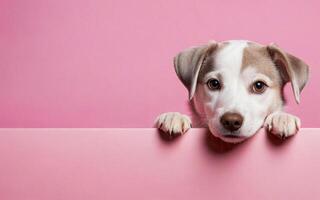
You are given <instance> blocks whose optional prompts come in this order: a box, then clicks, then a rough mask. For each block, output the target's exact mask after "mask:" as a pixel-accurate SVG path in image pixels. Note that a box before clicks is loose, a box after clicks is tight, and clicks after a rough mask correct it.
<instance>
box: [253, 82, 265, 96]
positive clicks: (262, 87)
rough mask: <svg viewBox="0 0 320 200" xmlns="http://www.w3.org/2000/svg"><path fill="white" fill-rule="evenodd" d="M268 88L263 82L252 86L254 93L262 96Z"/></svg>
mask: <svg viewBox="0 0 320 200" xmlns="http://www.w3.org/2000/svg"><path fill="white" fill-rule="evenodd" d="M267 87H268V86H267V84H265V83H264V82H263V81H256V82H254V83H253V85H252V90H253V92H254V93H257V94H262V93H263V92H264V91H265V90H266V88H267Z"/></svg>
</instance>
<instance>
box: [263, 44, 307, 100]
mask: <svg viewBox="0 0 320 200" xmlns="http://www.w3.org/2000/svg"><path fill="white" fill-rule="evenodd" d="M267 49H268V51H269V54H270V56H271V58H272V60H273V62H274V63H275V65H276V66H277V67H279V70H280V75H281V77H282V79H283V81H284V83H287V82H291V86H292V90H293V93H294V97H295V100H296V102H297V103H299V102H300V93H301V91H302V89H303V88H304V86H305V85H306V83H307V81H308V77H309V68H308V65H307V64H306V63H304V62H303V61H302V60H301V59H299V58H297V57H295V56H293V55H290V54H288V53H286V52H284V51H282V50H281V49H280V48H279V47H278V46H276V45H275V44H270V45H268V46H267Z"/></svg>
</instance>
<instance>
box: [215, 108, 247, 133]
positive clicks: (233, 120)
mask: <svg viewBox="0 0 320 200" xmlns="http://www.w3.org/2000/svg"><path fill="white" fill-rule="evenodd" d="M242 122H243V117H242V116H241V115H240V114H238V113H230V112H228V113H225V114H224V115H222V117H221V119H220V123H221V124H222V125H223V127H224V128H225V129H227V130H229V131H236V130H238V129H239V128H240V127H241V126H242Z"/></svg>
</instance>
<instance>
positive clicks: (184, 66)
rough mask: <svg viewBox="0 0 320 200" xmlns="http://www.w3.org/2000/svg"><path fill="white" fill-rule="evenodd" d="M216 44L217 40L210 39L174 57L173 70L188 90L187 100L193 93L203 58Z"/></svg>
mask: <svg viewBox="0 0 320 200" xmlns="http://www.w3.org/2000/svg"><path fill="white" fill-rule="evenodd" d="M217 46H218V44H217V42H215V41H211V42H209V43H208V44H207V45H202V46H197V47H192V48H189V49H186V50H184V51H182V52H180V53H179V54H178V55H177V56H176V57H175V58H174V68H175V71H176V73H177V75H178V77H179V79H180V80H181V82H182V83H183V85H184V86H185V87H186V88H187V89H188V91H189V100H191V99H192V97H193V95H194V93H195V90H196V86H197V81H198V75H199V72H200V69H201V66H202V64H203V62H204V60H205V59H206V57H207V56H208V55H209V54H211V53H212V52H213V51H214V50H215V49H216V48H217Z"/></svg>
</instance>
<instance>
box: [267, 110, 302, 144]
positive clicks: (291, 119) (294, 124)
mask: <svg viewBox="0 0 320 200" xmlns="http://www.w3.org/2000/svg"><path fill="white" fill-rule="evenodd" d="M300 125H301V123H300V119H299V118H298V117H296V116H294V115H290V114H288V113H285V112H274V113H272V114H270V115H269V116H268V117H267V118H266V120H265V123H264V127H265V128H266V129H267V131H268V132H269V133H272V134H274V135H276V136H278V137H280V138H282V139H284V138H286V137H289V136H292V135H294V134H296V133H297V132H298V131H299V129H300Z"/></svg>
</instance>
